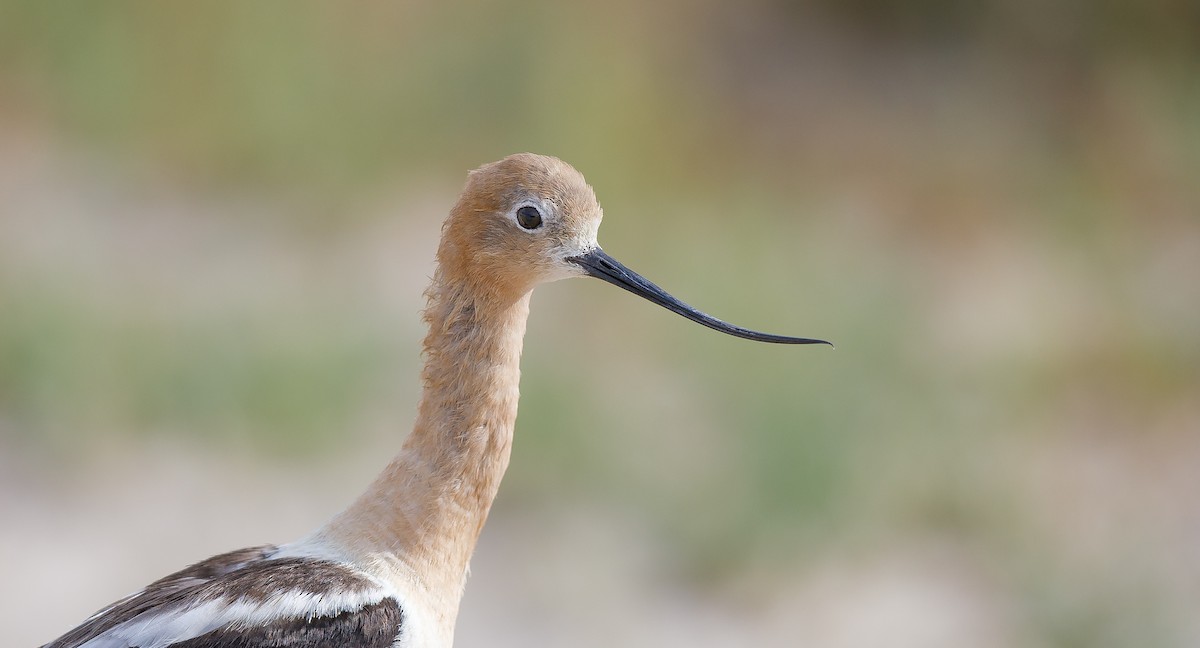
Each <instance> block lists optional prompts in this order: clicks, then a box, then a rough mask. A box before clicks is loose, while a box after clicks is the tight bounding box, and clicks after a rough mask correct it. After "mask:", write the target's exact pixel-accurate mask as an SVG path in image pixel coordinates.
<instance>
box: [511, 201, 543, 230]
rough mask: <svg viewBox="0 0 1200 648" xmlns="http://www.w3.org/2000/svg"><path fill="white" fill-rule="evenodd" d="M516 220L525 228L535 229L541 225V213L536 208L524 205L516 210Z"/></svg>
mask: <svg viewBox="0 0 1200 648" xmlns="http://www.w3.org/2000/svg"><path fill="white" fill-rule="evenodd" d="M517 222H518V223H520V224H521V227H524V228H525V229H530V230H531V229H537V228H539V227H541V226H542V215H541V214H539V213H538V210H537V209H536V208H534V207H530V206H529V205H526V206H524V207H522V208H520V209H518V210H517Z"/></svg>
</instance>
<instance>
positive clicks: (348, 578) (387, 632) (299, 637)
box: [43, 546, 403, 648]
mask: <svg viewBox="0 0 1200 648" xmlns="http://www.w3.org/2000/svg"><path fill="white" fill-rule="evenodd" d="M276 551H277V549H276V547H273V546H264V547H254V548H250V549H242V550H239V551H231V552H229V553H225V554H221V555H219V556H214V557H212V558H209V559H208V560H204V561H201V562H198V563H196V564H194V565H192V566H190V567H187V568H185V569H182V570H180V571H178V572H175V573H174V574H171V575H170V576H167V577H165V578H161V579H159V580H157V581H154V582H153V583H151V584H150V585H148V586H147V587H146V588H145V589H144V590H142V591H140V592H138V593H136V594H133V595H130V596H128V597H126V598H124V599H121V600H120V601H117V602H116V603H113V604H112V605H110V606H108V607H107V608H105V609H103V610H101V611H99V612H97V613H96V614H95V615H93V616H92V617H91V618H89V619H88V620H86V621H84V622H83V623H82V624H81V625H79V626H78V627H76V628H75V629H73V630H71V631H70V632H68V633H67V634H65V635H63V636H61V637H59V638H58V639H56V640H54V641H52V642H50V643H48V644H46V645H45V646H43V648H77V647H78V646H80V645H82V644H84V643H86V642H87V641H89V640H91V639H94V638H96V637H98V636H101V635H103V634H104V633H106V632H109V631H110V630H113V629H114V628H116V627H117V626H119V625H121V624H122V623H124V622H126V621H129V620H130V619H133V618H135V617H137V616H139V615H141V614H144V613H154V611H155V610H158V609H163V610H166V609H170V608H172V607H174V606H178V605H181V604H184V603H193V604H195V603H201V602H204V601H212V600H218V599H224V600H229V601H234V600H236V601H242V602H246V603H262V604H267V605H269V604H270V602H271V601H272V600H273V599H274V598H276V597H279V596H281V595H282V594H284V593H307V594H314V595H319V596H322V597H324V596H336V595H338V594H355V593H363V592H368V591H370V590H372V589H374V588H375V587H376V586H375V585H374V583H372V582H371V581H369V580H367V579H365V578H363V577H361V576H359V575H357V574H355V573H354V572H353V571H351V570H349V569H347V568H346V567H344V566H342V565H339V564H336V563H333V562H328V561H321V560H312V559H305V558H279V559H272V558H271V557H272V556H273V555H275V553H276ZM402 618H403V613H402V610H401V608H400V604H399V603H398V602H397V601H396V600H395V599H394V598H383V599H381V600H379V601H377V602H375V603H371V604H369V605H365V606H363V607H362V608H359V609H356V610H349V611H344V612H340V613H337V614H333V615H329V616H317V617H307V616H306V617H290V616H289V617H280V618H278V619H274V620H271V621H269V622H266V623H262V624H257V625H253V626H250V625H245V624H231V625H226V626H223V627H220V628H217V629H215V630H212V631H211V632H208V633H205V634H203V635H200V636H198V637H193V638H190V639H187V640H184V641H181V642H177V643H174V644H172V646H173V647H175V648H318V647H322V648H323V647H326V646H328V647H330V648H333V647H346V648H360V647H361V648H376V647H378V648H386V647H387V646H391V645H392V643H393V642H394V640H395V638H396V635H397V633H398V632H399V629H400V625H401V621H402Z"/></svg>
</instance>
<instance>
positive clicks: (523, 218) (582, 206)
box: [438, 153, 829, 344]
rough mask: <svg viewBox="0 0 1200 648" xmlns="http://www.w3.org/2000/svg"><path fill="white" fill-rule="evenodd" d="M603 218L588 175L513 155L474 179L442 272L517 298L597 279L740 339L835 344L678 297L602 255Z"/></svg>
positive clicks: (451, 223) (443, 252)
mask: <svg viewBox="0 0 1200 648" xmlns="http://www.w3.org/2000/svg"><path fill="white" fill-rule="evenodd" d="M603 216H604V213H603V211H602V210H601V209H600V203H599V202H597V200H596V194H595V192H594V191H592V188H591V187H590V186H588V184H587V181H585V180H584V179H583V175H582V174H581V173H579V172H578V171H576V170H575V168H574V167H572V166H571V165H569V164H567V163H566V162H563V161H562V160H559V159H558V158H553V157H548V156H544V155H535V154H532V153H520V154H516V155H510V156H508V157H506V158H504V159H503V160H500V161H498V162H493V163H491V164H486V165H484V166H482V167H480V168H478V169H476V170H474V171H472V172H471V173H470V176H469V177H468V178H467V184H466V187H465V188H464V189H463V192H462V196H460V197H459V200H458V203H457V204H455V205H454V208H453V209H452V210H451V212H450V217H449V218H448V219H447V220H446V224H445V225H444V227H443V229H442V244H441V247H440V248H439V249H438V263H439V265H440V267H441V268H442V271H444V272H447V273H450V274H451V275H453V276H454V277H455V279H456V280H458V281H463V282H465V283H466V284H468V285H470V286H471V288H472V290H474V291H475V292H476V293H477V294H489V295H495V296H499V297H502V298H503V297H508V298H513V297H516V296H520V295H524V294H525V293H527V292H529V291H530V290H532V289H533V287H534V286H536V285H537V284H539V283H545V282H548V281H556V280H558V279H565V278H568V277H582V276H589V277H596V278H598V279H602V280H604V281H607V282H608V283H611V284H613V285H616V286H619V287H621V288H624V289H625V290H628V291H630V292H632V293H634V294H636V295H638V296H640V297H644V298H645V299H648V300H650V301H652V302H654V303H656V304H658V305H660V306H662V307H664V308H666V309H668V310H671V311H673V312H675V313H678V314H680V315H682V316H684V317H686V318H688V319H690V320H692V321H694V322H697V323H700V324H703V325H704V326H707V327H709V328H712V329H716V330H718V331H721V332H723V333H728V334H730V335H735V336H737V337H742V338H747V339H751V340H758V341H761V342H776V343H782V344H829V343H828V342H825V341H824V340H814V339H809V338H794V337H786V336H781V335H770V334H767V333H759V332H757V331H751V330H749V329H744V328H741V327H738V326H734V325H732V324H728V323H726V322H723V321H721V320H719V319H716V318H714V317H712V316H709V315H706V314H704V313H702V312H700V311H698V310H696V309H694V308H692V307H691V306H688V305H687V304H685V303H683V302H681V301H679V300H678V299H676V298H675V297H672V296H671V295H670V294H668V293H667V292H666V291H664V290H663V289H661V288H659V287H658V286H656V285H654V284H653V283H651V282H650V281H648V280H647V279H645V278H644V277H642V276H641V275H639V274H638V273H636V272H634V271H632V270H630V269H629V268H627V267H625V266H624V265H622V264H621V263H620V262H618V261H617V260H616V259H614V258H612V257H611V256H609V255H608V254H607V253H605V252H604V250H602V249H600V245H599V243H597V242H596V233H597V231H598V230H599V228H600V220H601V219H602V218H603Z"/></svg>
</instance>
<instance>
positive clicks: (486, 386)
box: [323, 269, 529, 623]
mask: <svg viewBox="0 0 1200 648" xmlns="http://www.w3.org/2000/svg"><path fill="white" fill-rule="evenodd" d="M426 296H427V298H428V306H427V308H426V311H425V321H426V323H427V324H428V325H429V334H428V335H427V336H426V338H425V342H424V351H425V367H424V370H423V371H422V374H421V379H422V383H423V386H424V391H423V394H422V397H421V403H420V407H419V410H418V414H417V420H416V424H415V426H414V428H413V431H412V434H411V435H409V437H408V438H407V439H406V440H405V442H404V445H403V447H402V449H401V451H400V453H399V454H398V455H397V456H396V458H395V459H394V460H393V461H392V462H391V464H389V465H388V467H387V468H386V469H385V470H384V472H383V473H382V474H381V475H380V476H379V477H378V478H377V479H376V480H375V482H374V483H373V484H372V485H371V487H370V488H369V489H368V490H367V492H366V493H364V494H363V495H362V496H361V497H360V498H359V499H358V501H356V502H355V503H354V504H353V505H352V506H351V507H350V508H349V509H347V510H346V511H345V512H343V513H342V514H341V516H339V519H337V520H335V521H334V522H333V523H331V524H330V525H329V526H327V527H326V529H324V530H323V531H324V534H326V536H327V537H328V536H329V535H335V534H336V535H337V536H340V537H336V538H331V539H335V540H336V542H337V544H339V545H341V546H342V547H345V548H347V549H349V550H350V551H351V553H352V554H353V555H355V556H356V557H358V558H360V559H365V560H367V561H376V562H382V563H395V564H394V565H393V567H394V568H397V569H400V570H401V571H406V572H408V574H406V577H408V578H410V579H415V580H416V581H417V585H418V586H420V587H421V588H422V589H426V590H427V594H428V595H429V596H432V597H434V598H440V599H444V601H443V603H444V604H443V605H442V606H441V607H443V610H442V612H443V613H448V614H450V615H451V618H450V619H449V621H450V623H452V622H453V615H454V614H455V613H456V612H457V606H458V600H459V598H460V597H461V590H462V585H463V581H464V579H465V577H466V571H467V562H468V560H469V559H470V556H471V553H472V552H473V550H474V548H475V543H476V540H477V539H478V538H479V534H480V531H481V530H482V529H483V524H484V521H485V520H486V519H487V515H488V510H489V509H490V508H491V505H492V501H493V499H495V497H496V492H497V490H498V488H499V486H500V480H501V478H502V477H503V475H504V471H505V469H506V468H507V467H508V460H509V452H510V450H511V448H512V438H513V425H514V423H515V420H516V416H517V398H518V382H519V379H520V357H521V343H522V338H523V336H524V333H525V322H526V318H527V316H528V314H529V293H528V292H525V293H522V294H519V295H511V296H508V297H507V298H502V297H497V296H495V295H487V294H483V295H481V294H480V293H478V292H475V291H472V290H470V289H469V286H468V284H466V283H465V282H461V281H453V280H451V278H449V277H446V276H445V275H444V274H443V272H442V270H441V269H439V271H438V272H437V274H436V275H435V277H434V281H433V284H432V285H431V286H430V288H429V290H428V291H427V293H426ZM446 608H450V609H446Z"/></svg>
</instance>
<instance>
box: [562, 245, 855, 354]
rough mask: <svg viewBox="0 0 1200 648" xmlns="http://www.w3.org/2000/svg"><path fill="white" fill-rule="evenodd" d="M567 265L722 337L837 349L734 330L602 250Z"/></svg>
mask: <svg viewBox="0 0 1200 648" xmlns="http://www.w3.org/2000/svg"><path fill="white" fill-rule="evenodd" d="M567 261H570V262H571V263H574V264H576V265H578V266H579V267H581V268H583V271H584V272H586V273H587V274H588V276H591V277H595V278H597V279H601V280H604V281H607V282H608V283H610V284H612V285H614V286H618V287H620V288H624V289H625V290H628V291H629V292H631V293H633V294H635V295H638V296H640V297H645V298H646V299H648V300H650V301H652V302H654V303H655V304H658V305H659V306H662V307H663V308H665V309H667V310H669V311H673V312H675V313H679V314H680V315H683V316H684V317H686V318H688V319H690V320H692V321H693V322H696V323H697V324H703V325H705V326H707V327H708V328H710V329H714V330H717V331H720V332H722V333H728V334H729V335H733V336H736V337H740V338H746V339H747V340H757V341H759V342H773V343H775V344H828V345H829V346H833V344H832V343H830V342H826V341H825V340H815V339H812V338H799V337H788V336H786V335H771V334H770V333H759V332H758V331H751V330H750V329H746V328H742V327H740V326H734V325H733V324H729V323H728V322H723V321H721V320H719V319H717V318H715V317H713V316H711V315H708V314H706V313H702V312H700V311H698V310H696V309H695V308H692V307H691V306H688V305H687V304H685V303H683V302H681V301H679V300H678V299H675V298H674V297H672V296H671V295H670V294H668V293H667V291H665V290H663V289H662V288H659V287H658V286H656V285H654V284H653V283H651V282H650V281H649V280H648V279H646V278H645V277H643V276H642V275H640V274H638V273H636V272H634V271H633V270H630V269H629V268H626V267H625V266H624V265H622V264H621V262H620V261H617V260H616V259H614V258H612V257H610V256H608V254H607V253H606V252H605V251H604V250H601V249H600V248H596V249H595V250H592V251H591V252H588V253H587V254H581V255H579V256H574V257H568V258H567Z"/></svg>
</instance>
